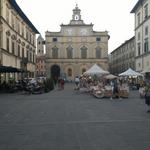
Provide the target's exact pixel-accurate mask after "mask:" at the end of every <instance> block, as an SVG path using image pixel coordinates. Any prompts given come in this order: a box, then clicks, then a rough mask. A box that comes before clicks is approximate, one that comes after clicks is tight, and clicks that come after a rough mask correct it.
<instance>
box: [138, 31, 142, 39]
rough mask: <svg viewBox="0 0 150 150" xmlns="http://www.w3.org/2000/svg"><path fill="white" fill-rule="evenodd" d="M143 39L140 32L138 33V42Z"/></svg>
mask: <svg viewBox="0 0 150 150" xmlns="http://www.w3.org/2000/svg"><path fill="white" fill-rule="evenodd" d="M140 38H141V35H140V32H138V40H140Z"/></svg>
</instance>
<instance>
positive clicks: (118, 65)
mask: <svg viewBox="0 0 150 150" xmlns="http://www.w3.org/2000/svg"><path fill="white" fill-rule="evenodd" d="M128 68H132V69H133V70H135V37H132V38H131V39H129V40H127V41H125V42H124V43H123V44H122V45H120V46H119V47H118V48H116V49H115V50H114V51H112V52H111V56H110V72H111V73H112V74H115V75H118V74H120V73H122V72H124V71H126V70H127V69H128Z"/></svg>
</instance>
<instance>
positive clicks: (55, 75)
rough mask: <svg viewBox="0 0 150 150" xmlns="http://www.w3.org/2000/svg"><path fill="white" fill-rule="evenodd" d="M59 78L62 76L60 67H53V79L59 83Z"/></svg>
mask: <svg viewBox="0 0 150 150" xmlns="http://www.w3.org/2000/svg"><path fill="white" fill-rule="evenodd" d="M59 76H60V67H59V66H58V65H53V66H52V67H51V77H52V78H53V79H54V81H57V80H58V77H59Z"/></svg>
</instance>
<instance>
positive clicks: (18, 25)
mask: <svg viewBox="0 0 150 150" xmlns="http://www.w3.org/2000/svg"><path fill="white" fill-rule="evenodd" d="M17 27H18V29H17V31H18V33H19V34H20V22H19V20H17Z"/></svg>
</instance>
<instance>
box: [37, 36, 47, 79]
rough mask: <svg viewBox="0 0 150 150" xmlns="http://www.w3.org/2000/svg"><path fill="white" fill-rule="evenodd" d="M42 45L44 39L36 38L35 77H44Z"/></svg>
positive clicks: (44, 67)
mask: <svg viewBox="0 0 150 150" xmlns="http://www.w3.org/2000/svg"><path fill="white" fill-rule="evenodd" d="M44 43H45V41H44V39H43V38H42V36H41V35H39V37H38V38H37V54H36V77H43V76H44V77H45V76H46V66H45V58H46V57H45V52H44Z"/></svg>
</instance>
